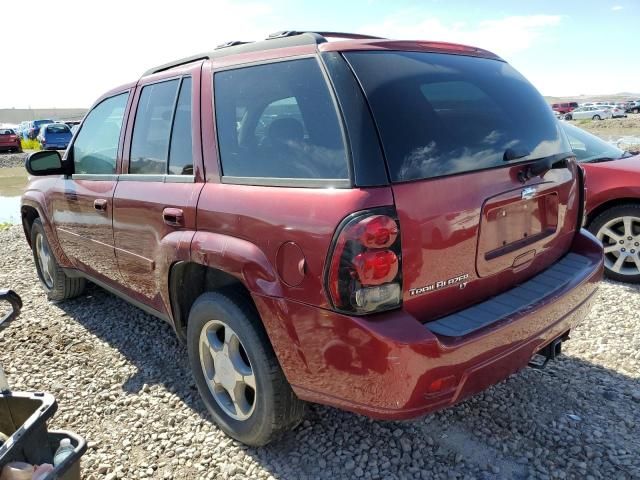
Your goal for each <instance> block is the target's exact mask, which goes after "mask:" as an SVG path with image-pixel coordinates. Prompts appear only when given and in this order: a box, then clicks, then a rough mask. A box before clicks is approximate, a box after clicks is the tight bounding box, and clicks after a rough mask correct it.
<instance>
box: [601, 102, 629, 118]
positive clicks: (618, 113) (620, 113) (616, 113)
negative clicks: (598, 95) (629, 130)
mask: <svg viewBox="0 0 640 480" xmlns="http://www.w3.org/2000/svg"><path fill="white" fill-rule="evenodd" d="M602 108H606V109H608V110H610V111H611V118H620V117H626V116H627V114H626V113H625V111H624V108H620V107H618V106H617V105H611V104H609V105H602Z"/></svg>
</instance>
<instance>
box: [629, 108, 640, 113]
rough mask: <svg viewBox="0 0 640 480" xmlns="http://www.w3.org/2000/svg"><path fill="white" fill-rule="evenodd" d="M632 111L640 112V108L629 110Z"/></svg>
mask: <svg viewBox="0 0 640 480" xmlns="http://www.w3.org/2000/svg"><path fill="white" fill-rule="evenodd" d="M631 111H632V112H633V113H640V108H634V109H633V110H631Z"/></svg>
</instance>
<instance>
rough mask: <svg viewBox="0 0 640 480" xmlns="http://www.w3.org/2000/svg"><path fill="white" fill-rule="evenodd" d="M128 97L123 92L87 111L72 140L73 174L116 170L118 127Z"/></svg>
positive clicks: (120, 125)
mask: <svg viewBox="0 0 640 480" xmlns="http://www.w3.org/2000/svg"><path fill="white" fill-rule="evenodd" d="M128 96H129V94H128V93H123V94H120V95H117V96H115V97H111V98H107V99H106V100H104V101H103V102H102V103H100V104H99V105H98V106H96V107H95V108H94V109H93V110H91V111H90V112H89V113H88V114H87V116H86V118H85V119H84V123H83V124H82V129H81V130H80V132H78V135H77V137H76V140H75V142H73V147H72V152H73V163H74V166H75V169H74V172H75V173H94V174H100V173H102V174H109V173H115V171H116V156H117V154H118V141H119V139H120V128H121V127H122V117H123V116H124V110H125V107H126V106H127V98H128Z"/></svg>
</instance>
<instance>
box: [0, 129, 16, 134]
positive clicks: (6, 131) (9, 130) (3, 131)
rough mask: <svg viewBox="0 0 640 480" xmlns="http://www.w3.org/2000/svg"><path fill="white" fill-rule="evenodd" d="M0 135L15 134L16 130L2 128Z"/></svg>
mask: <svg viewBox="0 0 640 480" xmlns="http://www.w3.org/2000/svg"><path fill="white" fill-rule="evenodd" d="M0 135H15V132H14V131H13V130H11V129H10V128H0Z"/></svg>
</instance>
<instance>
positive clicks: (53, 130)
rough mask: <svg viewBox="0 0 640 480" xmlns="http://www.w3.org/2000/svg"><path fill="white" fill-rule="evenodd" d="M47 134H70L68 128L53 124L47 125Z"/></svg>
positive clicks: (60, 124)
mask: <svg viewBox="0 0 640 480" xmlns="http://www.w3.org/2000/svg"><path fill="white" fill-rule="evenodd" d="M47 132H48V133H70V130H69V127H67V126H66V125H65V124H64V123H54V124H52V125H47Z"/></svg>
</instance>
